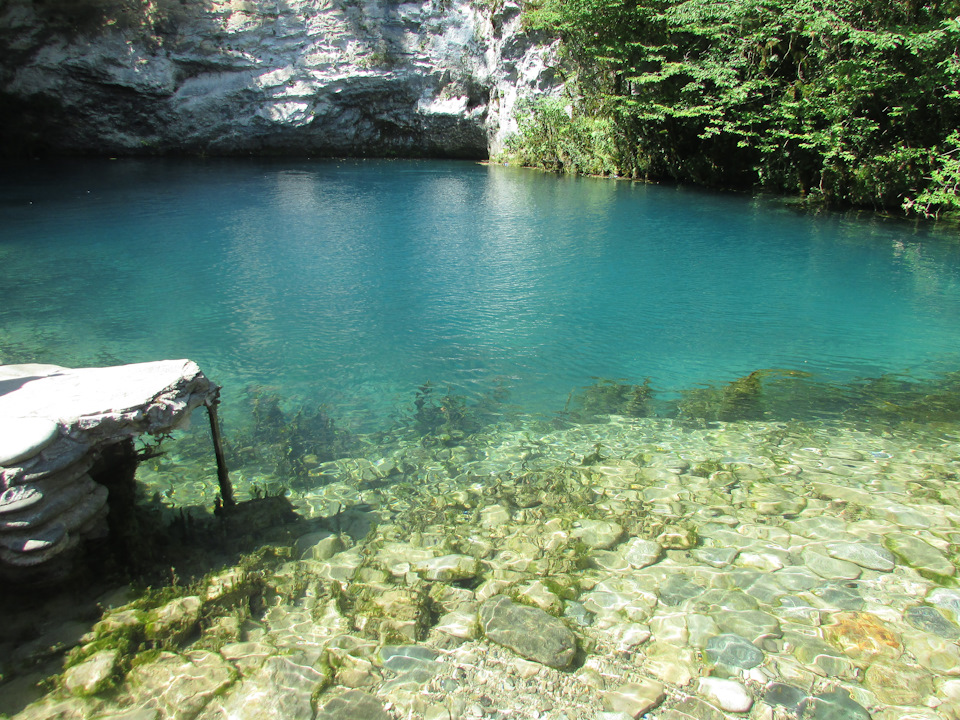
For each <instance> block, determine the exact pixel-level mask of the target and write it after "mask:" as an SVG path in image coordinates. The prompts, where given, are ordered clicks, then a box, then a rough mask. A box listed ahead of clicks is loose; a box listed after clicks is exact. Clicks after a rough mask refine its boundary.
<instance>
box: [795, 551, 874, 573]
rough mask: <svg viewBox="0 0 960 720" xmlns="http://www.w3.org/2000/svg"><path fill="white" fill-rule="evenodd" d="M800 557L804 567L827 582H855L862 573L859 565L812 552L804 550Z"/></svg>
mask: <svg viewBox="0 0 960 720" xmlns="http://www.w3.org/2000/svg"><path fill="white" fill-rule="evenodd" d="M802 557H803V564H804V566H805V567H807V568H808V569H809V570H811V571H813V572H815V573H816V574H817V575H819V576H820V577H822V578H825V579H827V580H856V579H857V578H858V577H860V574H861V573H862V572H863V571H862V570H861V568H860V566H859V565H855V564H854V563H852V562H847V561H846V560H836V559H834V558H832V557H830V556H829V555H825V554H823V553H819V552H815V551H813V550H804V551H803V553H802Z"/></svg>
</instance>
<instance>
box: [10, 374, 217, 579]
mask: <svg viewBox="0 0 960 720" xmlns="http://www.w3.org/2000/svg"><path fill="white" fill-rule="evenodd" d="M219 392H220V388H219V386H217V385H216V384H214V383H213V382H211V381H210V380H209V379H208V378H207V377H206V376H205V375H204V374H203V373H202V372H201V371H200V368H199V367H198V366H197V364H196V363H194V362H192V361H190V360H162V361H157V362H147V363H136V364H133V365H121V366H117V367H105V368H78V369H70V368H63V367H59V366H57V365H36V364H28V365H0V576H2V577H8V578H11V579H14V580H17V579H19V578H21V577H22V578H26V579H28V580H30V581H33V580H38V579H41V580H42V579H43V578H45V577H54V576H62V575H64V574H68V565H69V561H70V558H71V557H72V555H73V553H72V552H68V551H71V550H75V549H76V548H78V547H79V546H80V545H81V541H83V540H88V539H94V538H101V537H104V536H106V535H107V533H108V525H107V513H108V502H107V501H108V494H109V493H108V489H107V487H106V486H105V485H104V484H101V483H100V482H97V479H95V478H94V477H92V476H91V470H92V469H94V468H95V463H96V462H97V461H98V460H99V459H100V458H101V456H102V455H103V454H104V453H105V452H108V451H109V450H110V449H111V448H114V447H116V446H117V445H118V444H122V443H128V444H129V443H130V441H131V440H132V439H133V438H134V437H137V436H139V435H142V434H144V433H146V434H150V435H160V434H163V433H167V432H170V431H171V430H174V429H176V428H177V427H179V426H181V425H182V424H183V423H184V422H186V420H187V419H188V418H189V416H190V413H191V411H192V410H193V409H194V408H196V407H197V406H199V405H207V406H208V407H211V406H214V405H215V404H216V403H217V401H218V400H219Z"/></svg>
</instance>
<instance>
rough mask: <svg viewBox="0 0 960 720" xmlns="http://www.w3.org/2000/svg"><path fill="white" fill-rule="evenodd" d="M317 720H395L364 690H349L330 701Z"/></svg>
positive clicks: (324, 706)
mask: <svg viewBox="0 0 960 720" xmlns="http://www.w3.org/2000/svg"><path fill="white" fill-rule="evenodd" d="M315 720H393V716H392V715H391V714H390V713H388V712H387V711H386V710H385V709H384V706H383V703H382V702H380V700H378V699H377V698H376V697H374V696H373V695H370V694H368V693H366V692H364V691H363V690H348V691H347V692H345V693H343V694H342V695H338V696H337V697H335V698H333V699H332V700H328V701H327V702H326V703H325V704H324V705H323V707H322V708H320V709H319V710H318V711H317V714H316V717H315Z"/></svg>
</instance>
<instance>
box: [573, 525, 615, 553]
mask: <svg viewBox="0 0 960 720" xmlns="http://www.w3.org/2000/svg"><path fill="white" fill-rule="evenodd" d="M570 535H571V536H572V537H575V538H577V539H578V540H580V542H582V543H583V544H584V545H586V546H587V547H588V548H590V549H592V550H609V549H610V548H611V547H613V546H614V545H615V544H616V543H617V541H618V540H619V539H620V538H621V537H623V528H622V527H621V526H620V525H619V524H617V523H615V522H608V521H605V520H587V519H583V520H579V521H577V522H576V523H574V526H573V530H572V531H571V533H570Z"/></svg>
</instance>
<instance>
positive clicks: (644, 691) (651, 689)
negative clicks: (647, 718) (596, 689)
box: [603, 680, 666, 718]
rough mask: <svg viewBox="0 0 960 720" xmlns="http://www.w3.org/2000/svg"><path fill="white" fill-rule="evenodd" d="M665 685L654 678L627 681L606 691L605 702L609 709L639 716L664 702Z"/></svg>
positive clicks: (631, 715) (633, 716)
mask: <svg viewBox="0 0 960 720" xmlns="http://www.w3.org/2000/svg"><path fill="white" fill-rule="evenodd" d="M665 697H666V694H665V693H664V690H663V685H661V684H660V683H658V682H654V681H652V680H644V681H642V682H634V683H627V684H625V685H621V686H620V687H618V688H616V689H614V690H611V691H610V692H607V693H604V695H603V704H604V707H605V708H606V709H607V710H608V711H612V712H620V713H626V714H627V715H629V716H630V717H632V718H638V717H640V716H641V715H643V714H644V713H646V712H647V711H648V710H652V709H653V708H655V707H657V706H658V705H659V704H660V703H662V702H663V700H664V698H665Z"/></svg>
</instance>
